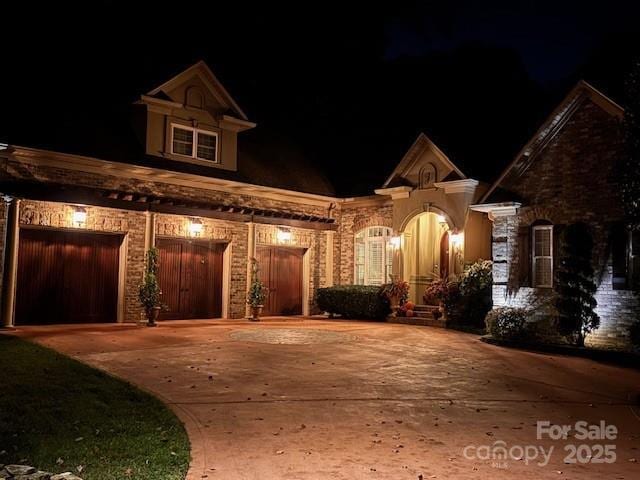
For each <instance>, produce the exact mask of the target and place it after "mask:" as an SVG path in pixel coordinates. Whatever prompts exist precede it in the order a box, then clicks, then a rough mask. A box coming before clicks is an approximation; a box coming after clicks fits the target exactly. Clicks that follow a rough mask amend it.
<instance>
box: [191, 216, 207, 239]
mask: <svg viewBox="0 0 640 480" xmlns="http://www.w3.org/2000/svg"><path fill="white" fill-rule="evenodd" d="M203 228H204V225H203V224H202V221H201V220H200V219H198V218H194V219H192V220H191V221H190V222H189V234H190V235H191V236H192V237H199V236H200V235H201V234H202V229H203Z"/></svg>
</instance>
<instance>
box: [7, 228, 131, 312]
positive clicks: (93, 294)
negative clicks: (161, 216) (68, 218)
mask: <svg viewBox="0 0 640 480" xmlns="http://www.w3.org/2000/svg"><path fill="white" fill-rule="evenodd" d="M121 241H122V237H120V236H118V235H102V234H95V233H86V232H63V231H55V230H36V229H33V230H32V229H22V230H21V231H20V240H19V242H20V244H19V250H18V286H17V290H16V324H18V325H25V324H47V323H84V322H113V321H116V320H117V318H116V317H117V299H118V260H119V247H120V243H121Z"/></svg>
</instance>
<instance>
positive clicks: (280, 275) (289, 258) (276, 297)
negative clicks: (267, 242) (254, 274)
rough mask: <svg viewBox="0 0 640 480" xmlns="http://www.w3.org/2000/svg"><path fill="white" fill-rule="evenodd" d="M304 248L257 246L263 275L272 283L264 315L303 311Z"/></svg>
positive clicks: (265, 282)
mask: <svg viewBox="0 0 640 480" xmlns="http://www.w3.org/2000/svg"><path fill="white" fill-rule="evenodd" d="M303 256H304V249H302V248H287V247H266V246H265V247H261V246H260V247H257V249H256V259H257V260H258V265H259V266H260V273H259V277H260V280H262V281H263V282H264V284H265V285H266V286H267V287H269V296H268V298H267V300H266V301H265V305H264V309H263V315H301V314H302V258H303Z"/></svg>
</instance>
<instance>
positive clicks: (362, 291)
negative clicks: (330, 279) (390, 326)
mask: <svg viewBox="0 0 640 480" xmlns="http://www.w3.org/2000/svg"><path fill="white" fill-rule="evenodd" d="M316 305H317V306H318V308H319V309H320V310H322V311H324V312H328V313H330V314H337V315H341V316H342V317H343V318H357V319H363V320H382V319H384V318H386V316H387V315H389V313H391V309H390V308H389V301H388V300H387V298H386V297H385V296H384V295H383V294H382V289H381V287H376V286H369V285H337V286H334V287H327V288H319V289H318V290H317V292H316Z"/></svg>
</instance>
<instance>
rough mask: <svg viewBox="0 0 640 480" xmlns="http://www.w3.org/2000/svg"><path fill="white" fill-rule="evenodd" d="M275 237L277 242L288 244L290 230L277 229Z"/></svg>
mask: <svg viewBox="0 0 640 480" xmlns="http://www.w3.org/2000/svg"><path fill="white" fill-rule="evenodd" d="M276 236H277V237H278V242H280V243H286V242H290V241H291V230H289V229H288V228H279V229H278V233H277V234H276Z"/></svg>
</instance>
